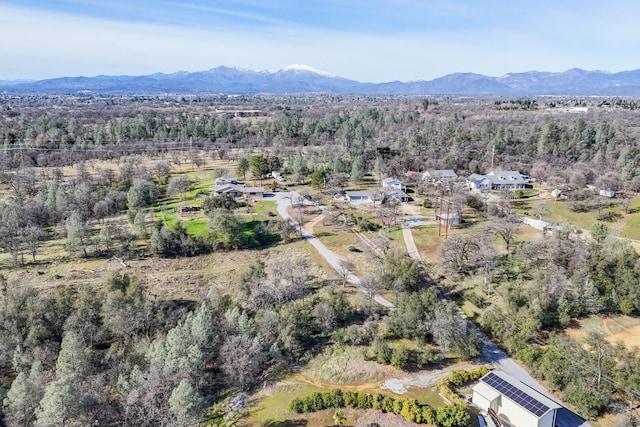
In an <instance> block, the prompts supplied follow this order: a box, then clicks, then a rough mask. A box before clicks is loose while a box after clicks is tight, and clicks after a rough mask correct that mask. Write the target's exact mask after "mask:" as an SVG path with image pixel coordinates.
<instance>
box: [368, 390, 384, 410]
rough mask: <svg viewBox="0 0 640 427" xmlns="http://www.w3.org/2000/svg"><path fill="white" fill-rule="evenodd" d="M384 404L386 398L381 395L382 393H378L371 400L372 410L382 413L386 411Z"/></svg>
mask: <svg viewBox="0 0 640 427" xmlns="http://www.w3.org/2000/svg"><path fill="white" fill-rule="evenodd" d="M383 402H384V396H383V395H381V394H380V393H376V394H374V395H373V397H372V398H371V408H372V409H375V410H378V411H380V410H382V409H384V408H383V405H382V403H383Z"/></svg>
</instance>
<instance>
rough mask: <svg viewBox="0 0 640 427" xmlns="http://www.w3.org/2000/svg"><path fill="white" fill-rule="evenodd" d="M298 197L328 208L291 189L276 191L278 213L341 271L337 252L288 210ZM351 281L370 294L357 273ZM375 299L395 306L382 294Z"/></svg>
mask: <svg viewBox="0 0 640 427" xmlns="http://www.w3.org/2000/svg"><path fill="white" fill-rule="evenodd" d="M296 198H298V200H297V201H300V202H302V203H304V204H308V205H310V206H311V205H313V206H317V207H318V208H320V210H322V211H323V212H324V211H325V210H326V209H327V208H326V207H324V206H319V205H317V204H315V203H313V202H311V201H308V200H305V199H303V198H302V197H301V196H300V195H299V194H298V193H296V192H293V191H290V192H288V193H275V200H276V201H277V202H278V213H279V214H280V216H281V217H282V218H284V219H285V220H287V221H289V222H290V223H291V224H293V226H294V227H296V228H297V229H298V230H300V233H301V234H302V237H303V238H304V239H306V240H307V242H309V243H311V245H312V246H313V247H314V248H316V250H317V251H318V253H319V254H320V255H322V257H323V258H324V259H325V260H327V262H328V263H329V265H331V267H333V268H334V269H335V270H336V271H340V258H338V257H337V256H336V254H334V253H333V252H332V251H331V250H329V248H327V247H326V246H325V245H324V244H323V243H322V242H321V241H320V240H319V239H318V238H316V237H315V236H314V235H313V234H311V233H309V232H308V231H307V230H305V229H304V228H303V227H301V226H300V224H299V223H298V222H296V221H295V220H294V219H293V218H292V217H291V215H289V212H287V209H288V208H289V206H291V200H292V199H294V200H295V199H296ZM348 280H349V283H351V284H353V285H354V286H355V287H356V288H357V289H358V290H359V291H360V292H362V293H363V294H365V295H367V296H369V293H368V291H367V290H366V289H364V287H362V281H361V280H360V278H359V277H358V276H356V275H355V274H353V273H351V274H350V275H349V279H348ZM373 300H374V301H375V302H377V303H378V304H380V305H381V306H383V307H386V308H394V307H395V306H394V304H393V303H392V302H391V301H389V300H388V299H386V298H385V297H384V296H382V295H380V294H374V295H373Z"/></svg>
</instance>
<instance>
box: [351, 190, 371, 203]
mask: <svg viewBox="0 0 640 427" xmlns="http://www.w3.org/2000/svg"><path fill="white" fill-rule="evenodd" d="M345 197H346V199H347V201H348V202H350V203H363V202H373V198H372V195H371V191H366V190H363V191H347V192H345Z"/></svg>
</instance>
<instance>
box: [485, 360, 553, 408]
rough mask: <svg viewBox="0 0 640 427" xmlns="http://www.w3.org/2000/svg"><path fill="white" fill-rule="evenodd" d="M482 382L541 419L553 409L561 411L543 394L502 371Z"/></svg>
mask: <svg viewBox="0 0 640 427" xmlns="http://www.w3.org/2000/svg"><path fill="white" fill-rule="evenodd" d="M480 381H482V382H483V383H485V384H487V385H488V386H490V387H492V388H493V389H494V390H496V391H498V392H499V393H500V394H502V395H503V396H504V397H506V398H507V399H509V400H512V401H513V402H515V403H517V404H518V405H519V406H521V407H522V408H524V409H526V410H527V411H529V412H531V413H532V414H533V415H535V416H536V417H538V418H541V417H542V416H543V415H545V414H546V413H547V412H549V411H550V410H552V409H559V408H561V407H562V406H560V405H559V404H558V403H556V402H554V401H553V400H551V399H549V398H548V397H546V396H545V395H543V394H542V393H540V392H538V391H536V390H534V389H532V388H530V387H529V386H527V385H526V384H524V383H522V382H521V381H518V380H516V379H515V378H513V377H511V376H509V375H507V374H505V373H504V372H500V371H492V372H489V373H488V374H487V375H485V376H484V377H482V378H480Z"/></svg>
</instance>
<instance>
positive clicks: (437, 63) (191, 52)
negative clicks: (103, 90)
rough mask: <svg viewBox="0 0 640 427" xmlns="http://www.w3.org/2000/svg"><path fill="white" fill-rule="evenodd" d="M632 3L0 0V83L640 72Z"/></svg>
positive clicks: (639, 8) (638, 11)
mask: <svg viewBox="0 0 640 427" xmlns="http://www.w3.org/2000/svg"><path fill="white" fill-rule="evenodd" d="M638 16H640V2H638V1H636V0H627V1H623V0H608V1H607V2H604V1H601V0H185V1H180V0H166V1H164V0H1V1H0V40H1V41H0V80H12V79H45V78H54V77H62V76H96V75H122V74H127V75H144V74H152V73H155V72H164V73H172V72H176V71H202V70H207V69H211V68H215V67H217V66H220V65H224V66H230V67H240V68H245V69H250V70H264V69H268V70H278V69H281V68H284V67H286V66H288V65H290V64H305V65H308V66H311V67H313V68H316V69H319V70H323V71H326V72H329V73H331V74H334V75H338V76H341V77H346V78H350V79H354V80H358V81H362V82H376V83H377V82H387V81H394V80H400V81H412V80H432V79H434V78H437V77H441V76H443V75H446V74H450V73H455V72H474V73H479V74H485V75H489V76H496V77H497V76H501V75H504V74H507V73H510V72H512V73H513V72H525V71H531V70H537V71H556V72H561V71H566V70H568V69H570V68H574V67H577V68H583V69H586V70H603V71H609V72H618V71H625V70H635V69H638V68H640V55H638V50H639V48H640V31H638V30H637V20H638Z"/></svg>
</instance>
